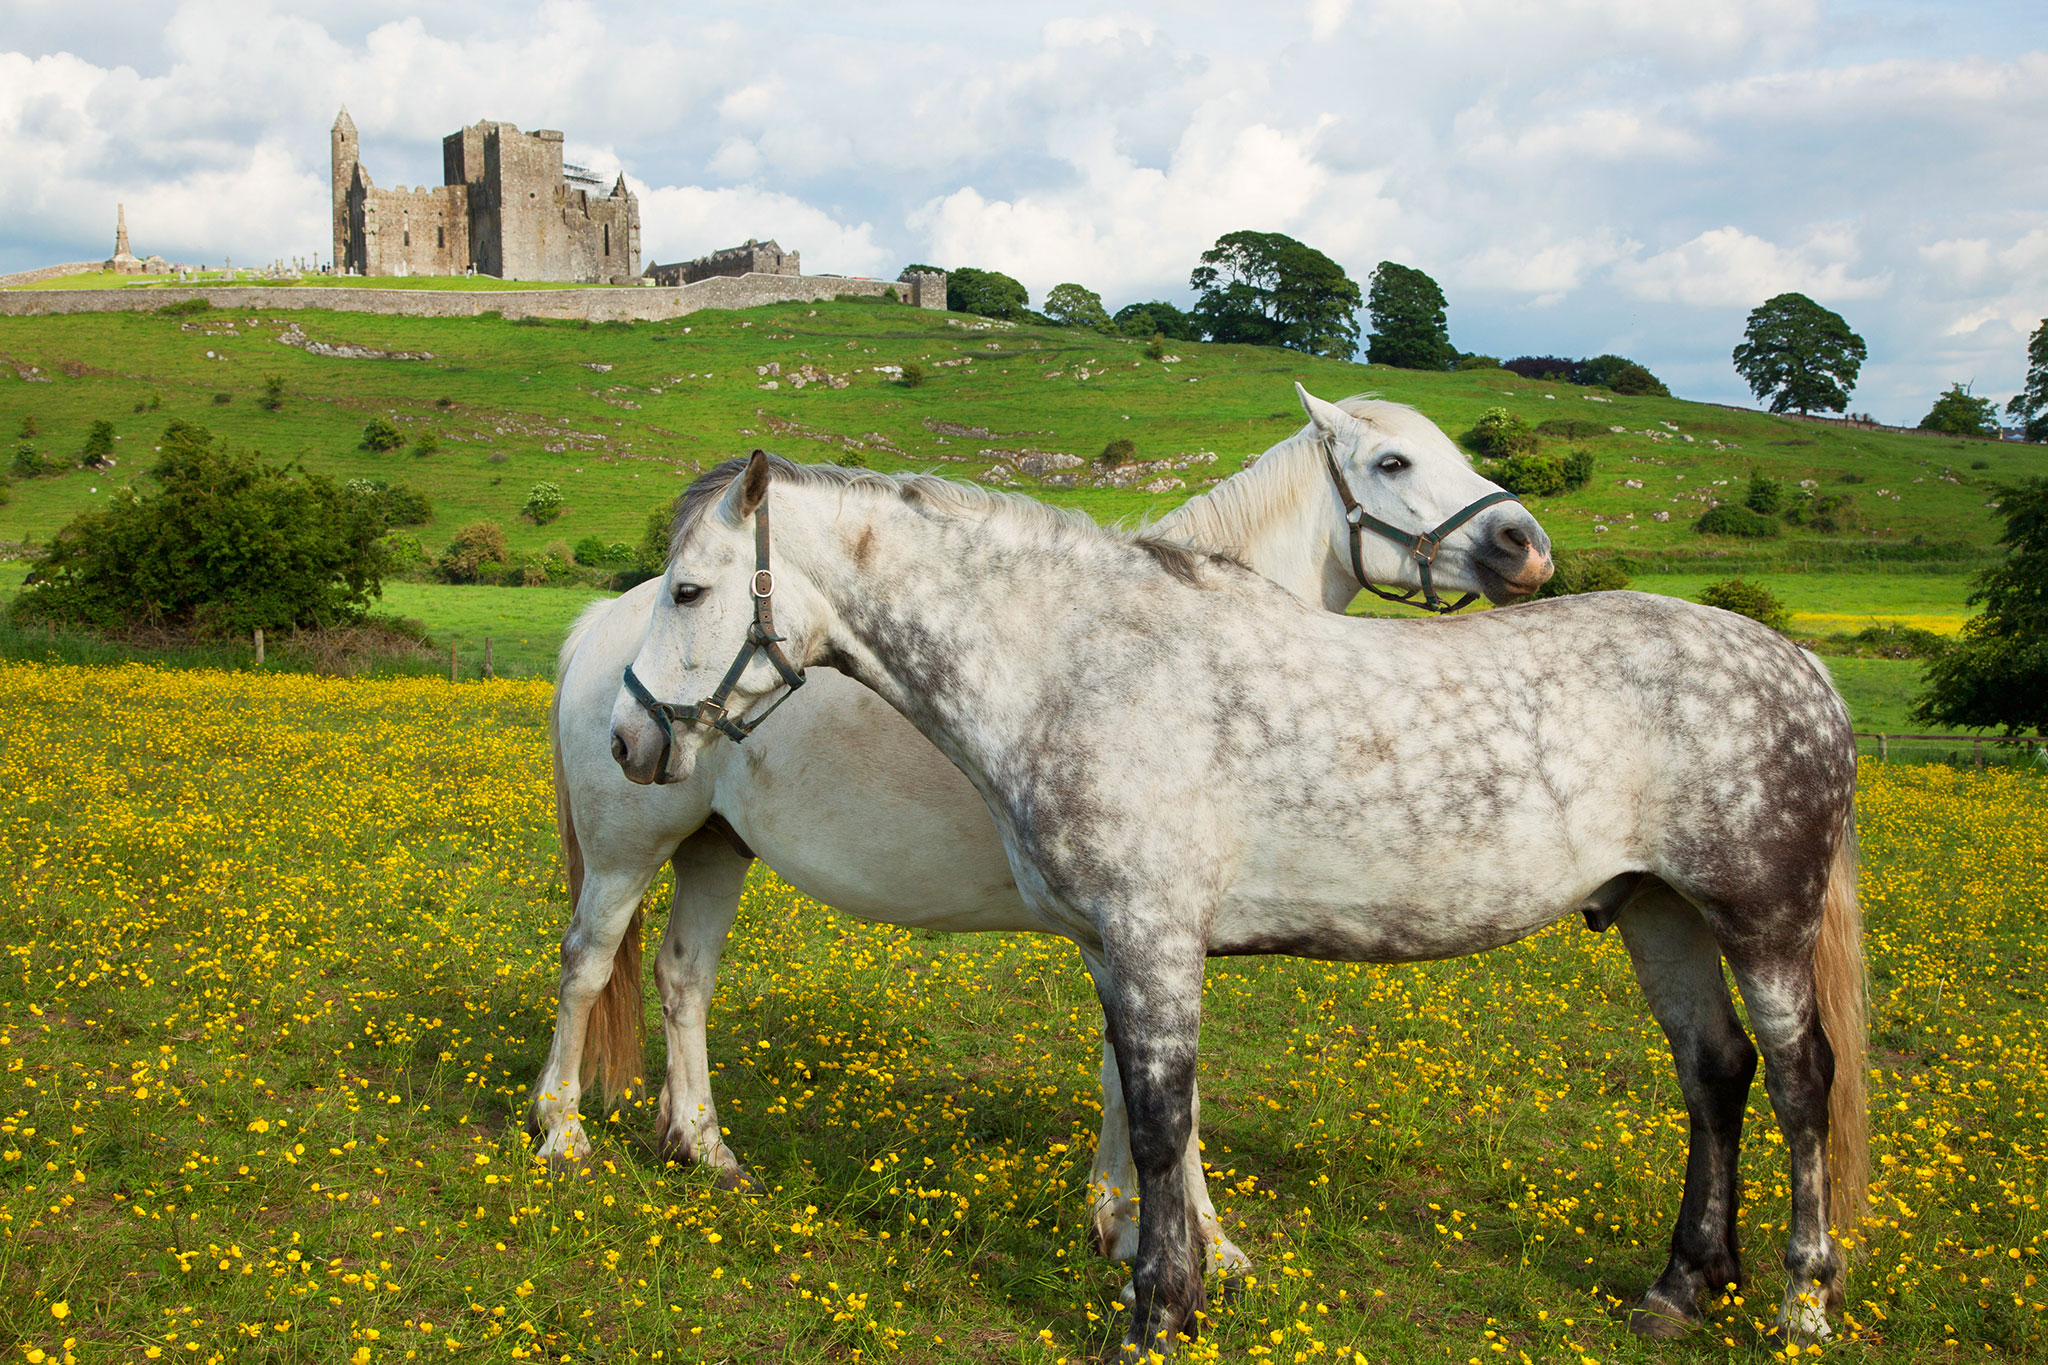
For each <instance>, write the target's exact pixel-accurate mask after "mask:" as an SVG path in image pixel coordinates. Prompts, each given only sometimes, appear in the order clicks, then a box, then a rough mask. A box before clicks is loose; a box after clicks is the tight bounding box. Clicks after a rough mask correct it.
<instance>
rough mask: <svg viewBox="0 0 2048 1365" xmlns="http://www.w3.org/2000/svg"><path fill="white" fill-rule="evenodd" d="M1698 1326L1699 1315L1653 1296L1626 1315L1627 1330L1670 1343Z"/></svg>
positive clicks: (1646, 1297) (1646, 1298) (1647, 1297)
mask: <svg viewBox="0 0 2048 1365" xmlns="http://www.w3.org/2000/svg"><path fill="white" fill-rule="evenodd" d="M1698 1325H1699V1315H1698V1314H1697V1313H1688V1312H1686V1311H1685V1310H1684V1309H1682V1308H1679V1307H1678V1306H1677V1305H1675V1304H1672V1303H1669V1302H1666V1301H1665V1300H1663V1299H1660V1298H1657V1297H1655V1296H1653V1295H1651V1296H1645V1297H1644V1299H1643V1301H1642V1302H1641V1303H1639V1304H1637V1305H1636V1306H1635V1308H1634V1309H1632V1310H1631V1311H1630V1312H1629V1315H1628V1330H1629V1331H1631V1332H1633V1333H1635V1334H1636V1335H1637V1336H1639V1337H1648V1338H1650V1339H1652V1340H1655V1341H1670V1340H1672V1339H1673V1338H1676V1337H1682V1336H1684V1335H1686V1334H1687V1333H1688V1332H1690V1331H1692V1329H1693V1328H1695V1327H1697V1326H1698Z"/></svg>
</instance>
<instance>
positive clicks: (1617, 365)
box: [1572, 355, 1671, 398]
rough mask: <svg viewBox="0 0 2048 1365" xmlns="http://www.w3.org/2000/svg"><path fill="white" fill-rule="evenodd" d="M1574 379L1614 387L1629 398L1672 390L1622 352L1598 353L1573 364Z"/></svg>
mask: <svg viewBox="0 0 2048 1365" xmlns="http://www.w3.org/2000/svg"><path fill="white" fill-rule="evenodd" d="M1572 382H1573V383H1574V384H1584V385H1586V386H1587V387H1589V388H1597V389H1612V390H1613V391H1614V392H1616V393H1618V394H1621V395H1623V396H1625V397H1630V398H1643V397H1648V398H1669V397H1670V396H1671V390H1670V389H1668V388H1666V387H1664V381H1663V380H1661V379H1659V378H1657V376H1656V375H1654V374H1651V373H1650V372H1649V370H1647V369H1645V368H1644V367H1643V366H1641V365H1638V364H1637V363H1636V362H1635V361H1633V360H1630V359H1629V358H1628V357H1627V356H1622V355H1596V356H1594V357H1593V358H1592V359H1591V360H1581V361H1580V362H1579V363H1578V364H1577V365H1574V366H1573V367H1572Z"/></svg>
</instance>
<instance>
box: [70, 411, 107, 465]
mask: <svg viewBox="0 0 2048 1365" xmlns="http://www.w3.org/2000/svg"><path fill="white" fill-rule="evenodd" d="M113 453H114V424H113V423H112V422H108V421H104V420H102V421H98V422H94V423H93V424H92V430H90V431H88V432H87V433H86V434H85V447H84V448H83V449H82V450H80V451H79V452H78V458H79V461H80V462H81V463H83V464H91V463H92V462H93V461H94V460H102V459H105V458H106V457H107V456H109V455H111V454H113Z"/></svg>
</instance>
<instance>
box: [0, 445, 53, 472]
mask: <svg viewBox="0 0 2048 1365" xmlns="http://www.w3.org/2000/svg"><path fill="white" fill-rule="evenodd" d="M63 468H64V462H63V461H62V460H59V459H57V458H56V457H55V456H51V455H45V454H43V453H42V452H41V451H39V450H37V449H36V447H35V443H34V442H33V441H23V442H21V443H20V444H18V445H17V446H15V447H14V458H13V459H11V460H9V461H8V462H7V472H8V473H10V474H12V475H13V476H14V477H16V478H17V479H33V478H36V477H38V476H39V475H43V474H56V473H59V472H61V471H62V470H63Z"/></svg>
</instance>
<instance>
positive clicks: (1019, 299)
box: [946, 265, 1031, 321]
mask: <svg viewBox="0 0 2048 1365" xmlns="http://www.w3.org/2000/svg"><path fill="white" fill-rule="evenodd" d="M1030 303H1031V291H1030V290H1028V289H1026V288H1025V287H1024V286H1023V285H1021V284H1019V283H1018V282H1017V281H1016V280H1013V279H1011V278H1010V277H1009V276H1008V275H1005V274H1003V273H1002V272H1001V271H999V270H977V269H975V268H974V267H973V266H971V265H963V266H960V267H958V268H956V269H954V270H951V271H948V272H947V274H946V307H948V308H950V309H951V310H953V311H954V312H956V313H974V314H976V315H978V316H980V317H985V318H1003V319H1006V320H1009V321H1015V320H1017V319H1019V318H1022V317H1024V316H1025V313H1026V310H1027V308H1028V307H1029V305H1030Z"/></svg>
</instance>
